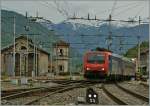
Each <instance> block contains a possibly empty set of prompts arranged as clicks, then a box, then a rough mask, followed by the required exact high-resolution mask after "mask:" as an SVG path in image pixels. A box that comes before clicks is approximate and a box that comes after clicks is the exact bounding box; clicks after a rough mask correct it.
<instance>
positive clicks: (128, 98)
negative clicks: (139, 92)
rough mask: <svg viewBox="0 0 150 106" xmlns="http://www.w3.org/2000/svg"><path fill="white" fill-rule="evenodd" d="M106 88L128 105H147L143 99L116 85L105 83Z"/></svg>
mask: <svg viewBox="0 0 150 106" xmlns="http://www.w3.org/2000/svg"><path fill="white" fill-rule="evenodd" d="M105 87H106V89H108V91H110V92H111V93H112V94H113V95H115V96H116V97H119V98H120V99H121V100H123V101H125V102H126V103H128V104H130V105H147V104H148V103H145V102H144V101H142V100H140V99H138V98H136V97H134V96H132V95H130V94H128V93H126V92H124V91H122V90H121V89H119V88H118V87H117V86H115V85H113V84H109V85H105Z"/></svg>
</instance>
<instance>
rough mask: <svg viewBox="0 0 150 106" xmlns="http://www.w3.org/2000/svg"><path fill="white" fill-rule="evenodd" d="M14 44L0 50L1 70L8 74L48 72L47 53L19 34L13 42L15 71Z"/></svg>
mask: <svg viewBox="0 0 150 106" xmlns="http://www.w3.org/2000/svg"><path fill="white" fill-rule="evenodd" d="M13 50H14V45H13V44H11V45H8V46H7V47H4V48H3V49H2V50H1V71H2V72H6V74H7V75H8V76H28V77H32V76H39V75H43V74H44V73H47V72H48V57H49V53H47V52H46V51H44V50H43V49H41V48H39V47H37V46H35V45H34V44H33V42H32V40H31V39H28V43H27V37H26V36H19V37H18V38H16V42H15V71H14V64H13V62H14V60H13V57H14V55H13V54H14V53H13Z"/></svg>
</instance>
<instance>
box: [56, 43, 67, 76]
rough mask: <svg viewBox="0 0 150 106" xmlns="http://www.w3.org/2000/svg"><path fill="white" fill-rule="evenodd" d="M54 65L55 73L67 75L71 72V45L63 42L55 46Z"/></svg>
mask: <svg viewBox="0 0 150 106" xmlns="http://www.w3.org/2000/svg"><path fill="white" fill-rule="evenodd" d="M53 64H54V67H55V68H54V71H55V73H57V74H59V73H67V72H68V70H69V43H66V42H64V41H62V40H60V41H58V42H56V43H54V44H53Z"/></svg>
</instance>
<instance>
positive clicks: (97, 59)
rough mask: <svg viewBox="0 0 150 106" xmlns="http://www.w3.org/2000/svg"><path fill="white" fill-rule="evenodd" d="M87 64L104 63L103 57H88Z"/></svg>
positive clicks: (99, 55) (97, 55)
mask: <svg viewBox="0 0 150 106" xmlns="http://www.w3.org/2000/svg"><path fill="white" fill-rule="evenodd" d="M87 62H88V63H99V64H102V63H104V62H105V56H104V55H102V54H95V55H89V57H88V59H87Z"/></svg>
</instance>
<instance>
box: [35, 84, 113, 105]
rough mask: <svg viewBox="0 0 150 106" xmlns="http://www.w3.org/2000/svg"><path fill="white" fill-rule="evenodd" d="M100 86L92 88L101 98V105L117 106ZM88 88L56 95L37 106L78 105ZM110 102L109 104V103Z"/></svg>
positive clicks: (41, 101) (43, 100)
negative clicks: (79, 99)
mask: <svg viewBox="0 0 150 106" xmlns="http://www.w3.org/2000/svg"><path fill="white" fill-rule="evenodd" d="M100 86H101V84H99V85H95V86H92V87H91V88H93V89H94V90H95V91H96V92H97V93H98V96H99V105H116V103H115V102H114V101H113V100H111V99H110V98H109V97H108V96H107V95H106V94H105V93H104V92H103V90H102V89H100V88H99V87H100ZM86 89H87V88H77V89H74V90H70V91H67V92H63V93H59V94H55V95H53V96H51V97H46V98H44V99H42V100H40V101H39V102H38V103H37V104H39V105H67V104H69V105H70V104H76V102H77V98H78V97H85V95H86ZM108 101H109V102H108Z"/></svg>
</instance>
